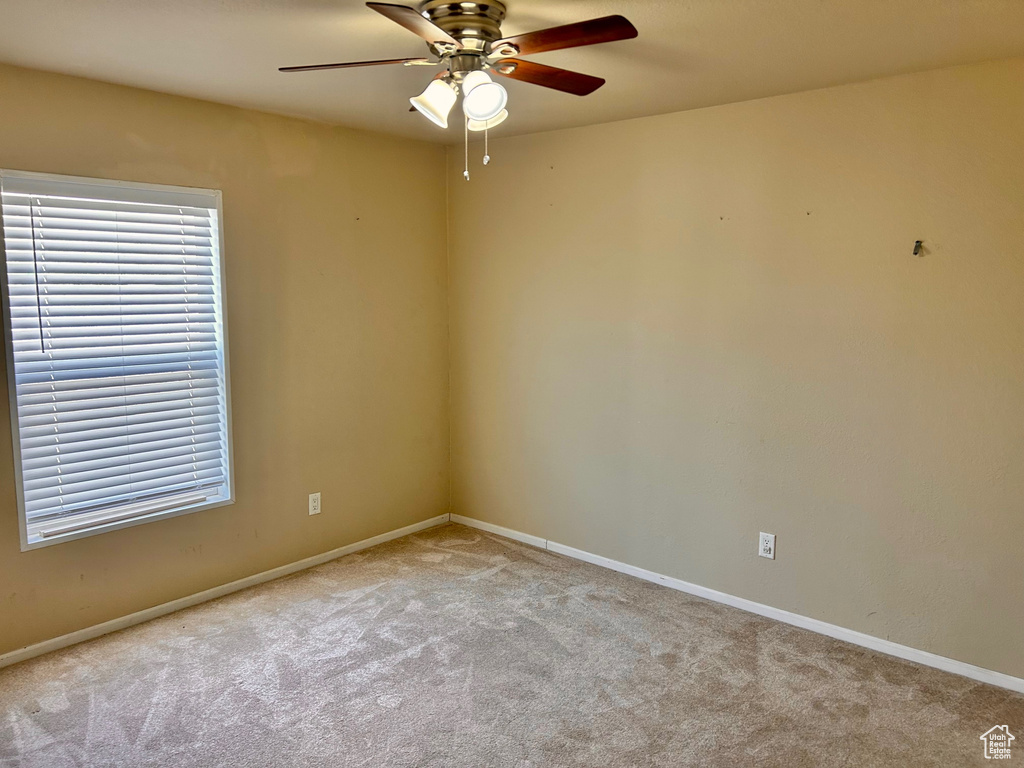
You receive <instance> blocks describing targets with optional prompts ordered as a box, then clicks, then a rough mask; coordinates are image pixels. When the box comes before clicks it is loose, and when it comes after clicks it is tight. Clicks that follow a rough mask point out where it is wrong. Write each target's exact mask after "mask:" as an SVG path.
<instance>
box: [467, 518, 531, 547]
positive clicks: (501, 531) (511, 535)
mask: <svg viewBox="0 0 1024 768" xmlns="http://www.w3.org/2000/svg"><path fill="white" fill-rule="evenodd" d="M451 518H452V522H453V523H459V524H461V525H465V526H468V527H470V528H479V529H480V530H481V531H487V532H488V533H496V534H497V535H498V536H504V537H505V538H506V539H513V540H515V541H521V542H523V544H532V545H533V546H535V547H540V548H541V549H547V548H548V542H547V539H542V538H541V537H540V536H531V535H530V534H528V533H520V532H519V531H513V530H512V529H511V528H503V527H502V526H500V525H495V524H494V523H485V522H484V521H483V520H477V519H475V518H472V517H463V516H462V515H455V514H453V515H452V516H451Z"/></svg>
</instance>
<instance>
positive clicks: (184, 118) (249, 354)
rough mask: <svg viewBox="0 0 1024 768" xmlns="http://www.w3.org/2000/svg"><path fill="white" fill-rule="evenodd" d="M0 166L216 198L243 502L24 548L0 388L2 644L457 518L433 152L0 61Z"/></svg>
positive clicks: (439, 176)
mask: <svg viewBox="0 0 1024 768" xmlns="http://www.w3.org/2000/svg"><path fill="white" fill-rule="evenodd" d="M0 167H3V168H16V169H23V170H31V171H46V172H53V173H65V174H75V175H82V176H97V177H102V178H111V179H128V180H137V181H143V182H154V183H165V184H180V185H191V186H200V187H213V188H216V189H220V190H223V192H224V229H225V241H226V252H225V261H226V283H227V290H228V306H227V310H228V311H227V317H228V326H229V343H230V364H231V379H232V406H233V417H234V447H235V455H234V464H235V490H236V497H237V501H236V503H235V504H234V505H233V506H230V507H224V508H220V509H214V510H207V511H203V512H198V513H195V514H192V515H187V516H184V517H179V518H175V519H172V520H165V521H160V522H156V523H150V524H148V525H142V526H138V527H135V528H130V529H126V530H121V531H116V532H113V533H107V534H104V535H101V536H94V537H91V538H87V539H82V540H78V541H72V542H68V543H64V544H59V545H56V546H52V547H47V548H44V549H38V550H33V551H30V552H20V551H19V539H18V523H17V515H16V514H15V495H14V488H13V481H14V476H13V465H12V459H11V441H10V439H9V437H8V435H9V433H10V431H9V413H8V409H7V407H6V402H7V400H6V381H7V379H6V376H0V382H3V384H2V385H0V386H3V388H4V395H3V403H4V406H3V407H2V408H0V653H2V652H5V651H9V650H12V649H14V648H17V647H20V646H23V645H26V644H29V643H33V642H36V641H39V640H43V639H46V638H50V637H54V636H57V635H61V634H63V633H66V632H70V631H72V630H75V629H79V628H82V627H86V626H90V625H93V624H96V623H98V622H102V621H105V620H107V619H111V618H114V617H118V616H123V615H125V614H128V613H131V612H133V611H137V610H140V609H142V608H145V607H148V606H151V605H155V604H159V603H162V602H165V601H168V600H171V599H174V598H177V597H181V596H184V595H188V594H192V593H194V592H197V591H200V590H203V589H206V588H209V587H212V586H215V585H219V584H223V583H226V582H229V581H232V580H234V579H238V578H241V577H243V576H246V575H249V574H252V573H257V572H259V571H263V570H266V569H268V568H272V567H274V566H278V565H282V564H284V563H290V562H293V561H295V560H298V559H301V558H303V557H306V556H309V555H313V554H316V553H320V552H324V551H326V550H329V549H332V548H334V547H338V546H342V545H344V544H348V543H351V542H354V541H358V540H360V539H363V538H366V537H368V536H373V535H375V534H378V533H382V532H384V531H389V530H393V529H395V528H399V527H401V526H404V525H408V524H410V523H413V522H416V521H419V520H423V519H426V518H428V517H431V516H433V515H437V514H441V513H444V512H446V511H447V510H448V490H449V478H448V385H447V381H448V362H447V314H446V313H447V310H446V289H445V282H446V275H445V227H444V205H445V201H444V150H443V149H442V148H439V147H436V146H431V145H427V144H421V143H417V142H412V141H405V140H397V139H391V138H386V137H382V136H377V135H373V134H367V133H360V132H356V131H350V130H344V129H340V128H331V127H327V126H323V125H318V124H314V123H309V122H302V121H298V120H290V119H286V118H282V117H274V116H270V115H266V114H260V113H256V112H249V111H245V110H240V109H234V108H230V107H224V106H218V105H215V104H210V103H205V102H200V101H194V100H189V99H182V98H176V97H173V96H166V95H161V94H156V93H152V92H147V91H140V90H133V89H129V88H122V87H117V86H112V85H103V84H100V83H96V82H91V81H87V80H79V79H75V78H70V77H63V76H57V75H50V74H44V73H41V72H33V71H29V70H21V69H15V68H10V67H0ZM311 491H321V492H322V493H323V507H324V512H323V514H321V515H320V516H319V517H309V516H308V515H307V513H306V496H307V494H308V493H309V492H311Z"/></svg>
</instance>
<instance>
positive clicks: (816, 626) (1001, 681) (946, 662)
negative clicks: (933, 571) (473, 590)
mask: <svg viewBox="0 0 1024 768" xmlns="http://www.w3.org/2000/svg"><path fill="white" fill-rule="evenodd" d="M451 519H452V522H453V523H461V524H462V525H466V526H469V527H471V528H479V529H480V530H482V531H487V532H488V533H495V534H498V535H499V536H505V537H506V538H509V539H514V540H516V541H521V542H524V543H526V544H532V545H533V546H535V547H540V548H541V549H547V550H549V551H551V552H555V553H556V554H559V555H566V556H568V557H572V558H575V559H576V560H583V561H584V562H587V563H592V564H594V565H599V566H601V567H603V568H609V569H611V570H613V571H618V572H619V573H625V574H629V575H630V576H636V577H637V578H639V579H643V580H644V581H651V582H654V583H655V584H663V585H664V586H666V587H670V588H671V589H678V590H679V591H680V592H686V593H687V594H691V595H696V596H697V597H703V598H706V599H708V600H713V601H714V602H716V603H723V604H725V605H730V606H732V607H733V608H739V609H740V610H743V611H749V612H750V613H756V614H758V615H759V616H766V617H768V618H769V619H775V620H777V621H781V622H784V623H786V624H792V625H793V626H795V627H801V628H803V629H809V630H810V631H811V632H817V633H818V634H821V635H828V636H829V637H834V638H835V639H837V640H843V641H845V642H847V643H853V644H854V645H859V646H861V647H863V648H870V649H871V650H873V651H879V652H881V653H886V654H889V655H890V656H896V657H898V658H901V659H906V660H907V661H914V662H917V663H918V664H924V665H925V666H927V667H934V668H935V669H941V670H943V671H945V672H952V673H953V674H955V675H962V676H963V677H969V678H971V679H972V680H978V681H980V682H983V683H988V684H990V685H996V686H999V687H1000V688H1008V689H1009V690H1011V691H1017V692H1018V693H1024V679H1022V678H1019V677H1013V676H1012V675H1007V674H1004V673H1002V672H995V671H993V670H991V669H985V668H984V667H977V666H975V665H973V664H968V663H966V662H963V661H957V660H956V659H950V658H947V657H945V656H939V655H938V654H935V653H929V652H928V651H921V650H918V649H917V648H911V647H909V646H906V645H900V644H899V643H894V642H892V641H891V640H883V639H882V638H880V637H874V636H873V635H866V634H864V633H863V632H857V631H855V630H852V629H846V628H845V627H840V626H837V625H835V624H829V623H828V622H825V621H820V620H818V619H812V618H810V617H808V616H801V615H800V614H798V613H791V612H790V611H784V610H782V609H781V608H773V607H772V606H770V605H764V604H763V603H755V602H754V601H753V600H747V599H746V598H742V597H736V596H735V595H730V594H727V593H725V592H719V591H718V590H715V589H708V588H707V587H702V586H700V585H699V584H691V583H690V582H688V581H683V580H682V579H675V578H672V577H671V576H664V575H662V574H660V573H655V572H654V571H648V570H645V569H644V568H637V567H636V566H634V565H628V564H627V563H620V562H619V561H617V560H612V559H611V558H608V557H602V556H601V555H595V554H592V553H590V552H585V551H584V550H582V549H576V548H574V547H569V546H566V545H565V544H559V543H557V542H554V541H549V540H547V539H542V538H541V537H539V536H531V535H529V534H525V533H520V532H518V531H513V530H511V529H509V528H503V527H502V526H500V525H494V524H493V523H485V522H483V521H482V520H475V519H474V518H471V517H464V516H463V515H454V514H453V515H452V516H451Z"/></svg>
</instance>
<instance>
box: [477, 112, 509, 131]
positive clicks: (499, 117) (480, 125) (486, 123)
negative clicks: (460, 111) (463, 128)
mask: <svg viewBox="0 0 1024 768" xmlns="http://www.w3.org/2000/svg"><path fill="white" fill-rule="evenodd" d="M507 119H508V110H507V109H503V110H501V112H499V113H498V114H496V115H495V116H494V117H492V118H491V119H490V120H470V121H469V130H471V131H486V130H488V129H490V128H493V127H494V126H496V125H501V124H502V123H504V122H505V120H507Z"/></svg>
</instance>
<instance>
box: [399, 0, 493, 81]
mask: <svg viewBox="0 0 1024 768" xmlns="http://www.w3.org/2000/svg"><path fill="white" fill-rule="evenodd" d="M419 11H420V13H421V14H423V15H424V16H425V17H426V18H428V19H430V21H431V22H433V23H434V24H436V25H437V26H438V27H440V28H441V29H443V30H444V31H445V32H447V33H448V34H449V35H451V36H452V37H454V38H455V39H456V40H458V41H459V42H460V43H461V44H462V49H461V50H460V51H459V52H458V53H457V54H456V55H454V56H452V58H451V62H450V64H451V71H452V74H457V73H464V72H472V71H473V70H477V69H483V57H484V56H486V55H487V53H489V51H488V47H489V46H490V44H491V43H493V42H494V41H495V40H499V39H501V22H502V21H504V20H505V4H504V3H502V2H500V1H499V0H481V1H480V2H452V0H426V2H422V3H420V6H419ZM431 49H432V50H433V51H434V53H436V54H437V55H439V56H443V55H444V53H445V52H444V51H441V50H439V49H438V48H437V47H436V46H433V45H432V46H431Z"/></svg>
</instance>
